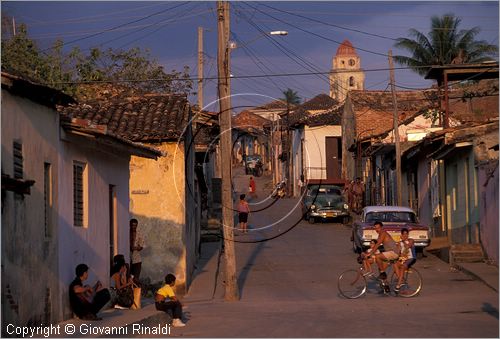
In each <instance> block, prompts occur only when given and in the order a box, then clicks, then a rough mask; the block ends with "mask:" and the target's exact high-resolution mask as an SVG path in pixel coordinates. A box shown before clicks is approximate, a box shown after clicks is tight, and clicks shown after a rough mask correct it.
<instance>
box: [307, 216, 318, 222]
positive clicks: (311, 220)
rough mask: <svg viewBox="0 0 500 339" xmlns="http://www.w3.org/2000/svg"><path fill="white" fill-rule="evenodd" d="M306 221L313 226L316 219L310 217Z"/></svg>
mask: <svg viewBox="0 0 500 339" xmlns="http://www.w3.org/2000/svg"><path fill="white" fill-rule="evenodd" d="M307 221H309V223H310V224H314V223H315V222H316V218H314V217H311V216H310V217H309V219H307Z"/></svg>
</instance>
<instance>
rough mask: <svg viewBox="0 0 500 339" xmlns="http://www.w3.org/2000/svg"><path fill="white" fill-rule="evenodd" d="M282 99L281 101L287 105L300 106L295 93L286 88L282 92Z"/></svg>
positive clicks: (298, 98)
mask: <svg viewBox="0 0 500 339" xmlns="http://www.w3.org/2000/svg"><path fill="white" fill-rule="evenodd" d="M283 95H284V98H283V99H281V100H283V101H284V102H286V103H287V105H298V104H300V97H299V95H298V93H297V92H296V91H294V90H293V89H291V88H287V90H286V91H283Z"/></svg>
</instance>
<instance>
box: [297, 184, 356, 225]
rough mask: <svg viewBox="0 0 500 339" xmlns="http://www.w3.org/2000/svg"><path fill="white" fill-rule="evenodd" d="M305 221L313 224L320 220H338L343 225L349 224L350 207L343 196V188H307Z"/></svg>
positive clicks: (334, 186) (322, 186) (317, 186)
mask: <svg viewBox="0 0 500 339" xmlns="http://www.w3.org/2000/svg"><path fill="white" fill-rule="evenodd" d="M303 206H304V212H305V219H306V220H308V221H309V222H310V223H311V224H313V223H315V222H316V221H319V220H327V219H332V218H338V219H340V220H341V221H342V223H343V224H347V223H348V222H349V218H350V216H349V205H347V203H346V201H345V199H344V196H343V195H342V187H340V186H336V185H330V184H321V185H320V184H313V185H308V186H307V191H306V194H305V195H304V198H303Z"/></svg>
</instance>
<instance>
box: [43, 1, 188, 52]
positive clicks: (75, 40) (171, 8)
mask: <svg viewBox="0 0 500 339" xmlns="http://www.w3.org/2000/svg"><path fill="white" fill-rule="evenodd" d="M186 4H188V2H183V3H181V4H179V5H175V6H172V7H169V8H167V9H164V10H162V11H159V12H156V13H153V14H150V15H147V16H145V17H143V18H141V19H137V20H133V21H130V22H126V23H124V24H120V25H118V26H114V27H112V28H108V29H105V30H103V31H101V32H98V33H94V34H91V35H88V36H85V37H83V38H78V39H74V40H71V41H68V42H65V43H63V44H62V45H61V46H59V47H62V46H66V45H70V44H73V43H75V42H78V41H82V40H85V39H89V38H93V37H95V36H98V35H101V34H104V33H107V32H111V31H114V30H116V29H118V28H121V27H124V26H127V25H130V24H133V23H136V22H139V21H142V20H146V19H148V18H151V17H153V16H155V15H158V14H162V13H165V12H167V11H171V10H173V9H175V8H178V7H181V6H184V5H186ZM51 49H54V47H49V48H46V49H44V50H42V51H41V53H45V52H46V51H48V50H51Z"/></svg>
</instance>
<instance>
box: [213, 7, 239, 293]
mask: <svg viewBox="0 0 500 339" xmlns="http://www.w3.org/2000/svg"><path fill="white" fill-rule="evenodd" d="M217 34H218V38H217V73H218V92H219V93H218V94H219V107H220V113H219V124H220V131H221V137H220V147H221V169H222V230H223V235H224V261H225V264H226V265H225V282H226V284H225V295H224V298H225V299H226V300H228V301H234V300H238V299H239V291H238V283H237V280H236V258H235V251H234V234H233V222H234V220H233V197H232V189H231V154H232V143H231V139H232V133H231V101H230V97H231V92H230V88H229V81H230V78H229V2H227V1H224V2H223V1H217Z"/></svg>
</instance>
